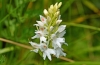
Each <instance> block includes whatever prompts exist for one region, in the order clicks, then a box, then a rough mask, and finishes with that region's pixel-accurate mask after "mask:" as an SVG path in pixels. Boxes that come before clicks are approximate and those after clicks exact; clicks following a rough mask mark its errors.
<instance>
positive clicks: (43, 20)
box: [40, 15, 46, 24]
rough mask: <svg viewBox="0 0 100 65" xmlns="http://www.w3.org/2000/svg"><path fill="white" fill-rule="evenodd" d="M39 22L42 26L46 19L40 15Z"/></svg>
mask: <svg viewBox="0 0 100 65" xmlns="http://www.w3.org/2000/svg"><path fill="white" fill-rule="evenodd" d="M40 20H41V21H42V23H43V24H45V23H46V18H45V17H44V16H42V15H40Z"/></svg>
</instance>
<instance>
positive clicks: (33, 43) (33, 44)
mask: <svg viewBox="0 0 100 65" xmlns="http://www.w3.org/2000/svg"><path fill="white" fill-rule="evenodd" d="M29 43H30V44H31V45H32V46H33V47H34V48H39V47H40V46H39V44H37V43H35V42H32V41H31V42H29Z"/></svg>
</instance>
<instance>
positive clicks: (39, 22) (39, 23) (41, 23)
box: [36, 21, 44, 27]
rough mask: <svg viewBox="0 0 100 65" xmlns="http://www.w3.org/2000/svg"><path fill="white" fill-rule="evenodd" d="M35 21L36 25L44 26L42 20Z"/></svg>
mask: <svg viewBox="0 0 100 65" xmlns="http://www.w3.org/2000/svg"><path fill="white" fill-rule="evenodd" d="M36 22H37V23H38V25H39V26H40V27H43V26H44V24H43V22H41V21H36Z"/></svg>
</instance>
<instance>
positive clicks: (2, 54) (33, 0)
mask: <svg viewBox="0 0 100 65" xmlns="http://www.w3.org/2000/svg"><path fill="white" fill-rule="evenodd" d="M56 2H62V6H61V8H60V11H61V19H62V20H63V22H62V23H61V24H65V25H67V27H66V35H65V36H64V37H65V38H66V42H67V43H68V46H65V45H64V46H63V48H64V52H65V53H67V55H66V57H60V58H55V57H52V61H49V60H48V59H46V61H44V60H43V58H42V57H41V56H40V55H39V54H38V53H34V52H30V49H32V47H31V45H30V44H29V41H30V38H31V37H32V36H33V35H35V34H34V31H35V29H36V27H35V26H33V24H35V23H36V20H40V19H39V15H43V10H44V9H48V8H49V6H50V5H51V4H55V3H56ZM36 41H37V40H34V42H36ZM0 65H100V0H0Z"/></svg>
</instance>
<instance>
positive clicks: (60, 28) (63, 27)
mask: <svg viewBox="0 0 100 65" xmlns="http://www.w3.org/2000/svg"><path fill="white" fill-rule="evenodd" d="M65 27H66V25H61V26H59V28H58V32H62V31H64V30H65Z"/></svg>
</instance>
